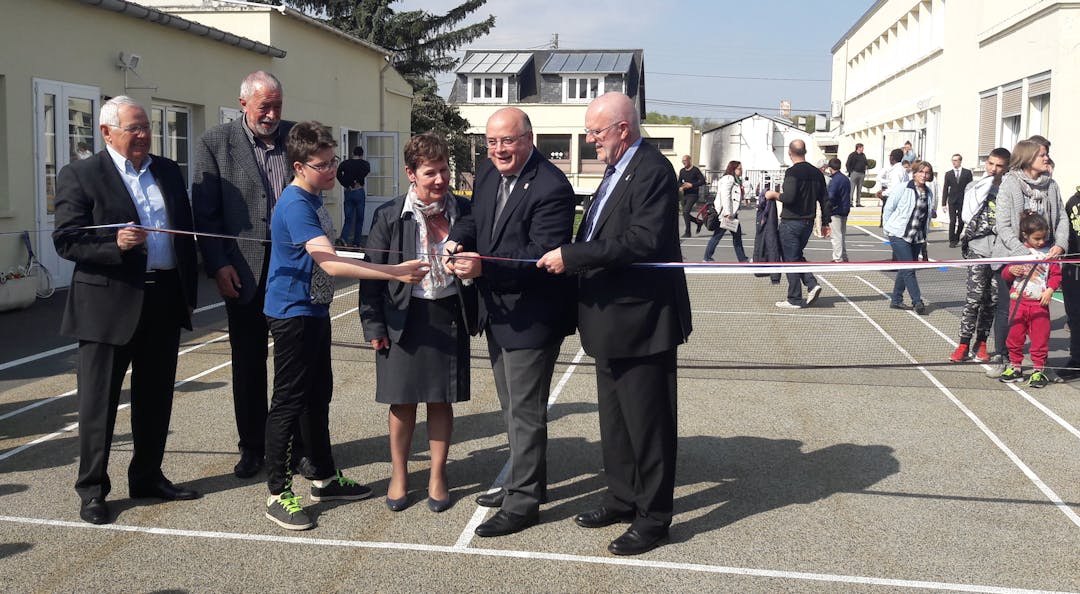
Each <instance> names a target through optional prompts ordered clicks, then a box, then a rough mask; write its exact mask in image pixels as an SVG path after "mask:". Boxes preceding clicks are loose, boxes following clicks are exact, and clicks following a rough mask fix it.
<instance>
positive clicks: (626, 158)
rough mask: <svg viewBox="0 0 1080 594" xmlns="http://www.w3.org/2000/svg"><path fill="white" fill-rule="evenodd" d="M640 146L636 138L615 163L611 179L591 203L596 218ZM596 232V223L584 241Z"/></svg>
mask: <svg viewBox="0 0 1080 594" xmlns="http://www.w3.org/2000/svg"><path fill="white" fill-rule="evenodd" d="M639 146H641V139H640V138H639V139H637V140H636V141H635V142H634V144H631V145H630V148H628V149H626V152H625V153H623V156H622V157H620V158H619V162H618V163H616V164H615V173H612V174H611V179H610V180H608V183H607V185H606V186H604V194H603V195H602V196H597V197H596V202H595V203H594V204H593V208H595V209H596V220H597V222H599V221H600V215H602V214H603V213H604V206H605V205H607V199H608V196H610V195H611V191H612V190H614V189H615V186H616V185H618V183H619V178H621V177H622V175H623V172H624V171H626V168H627V167H628V166H629V165H630V160H631V159H633V158H634V154H635V153H637V150H638V147H639ZM595 234H596V225H593V228H592V229H589V236H588V237H586V238H585V240H586V241H588V240H591V239H592V236H593V235H595Z"/></svg>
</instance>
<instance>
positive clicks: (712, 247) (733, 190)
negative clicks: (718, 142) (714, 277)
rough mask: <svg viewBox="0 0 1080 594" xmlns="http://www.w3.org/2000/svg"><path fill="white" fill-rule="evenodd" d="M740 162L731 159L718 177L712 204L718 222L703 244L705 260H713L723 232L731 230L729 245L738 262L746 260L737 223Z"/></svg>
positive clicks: (739, 198) (740, 173)
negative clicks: (732, 248)
mask: <svg viewBox="0 0 1080 594" xmlns="http://www.w3.org/2000/svg"><path fill="white" fill-rule="evenodd" d="M742 171H743V170H742V163H740V162H739V161H731V162H730V163H728V165H727V169H725V170H724V176H723V177H721V178H720V187H719V190H717V192H716V198H715V199H714V200H713V205H714V207H715V208H716V212H717V213H719V215H720V224H719V225H717V227H716V230H715V231H713V235H712V237H710V238H709V243H708V245H706V246H705V257H704V258H703V260H704V261H705V262H713V261H714V260H713V253H714V252H716V246H717V245H719V243H720V239H721V238H722V237H724V233H726V232H728V231H731V245H732V247H734V248H735V257H736V258H737V259H738V260H739V262H747V261H748V258H747V257H746V252H745V251H744V250H743V244H742V226H741V225H740V224H739V205H740V204H742V199H743V184H742Z"/></svg>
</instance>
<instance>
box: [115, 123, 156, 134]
mask: <svg viewBox="0 0 1080 594" xmlns="http://www.w3.org/2000/svg"><path fill="white" fill-rule="evenodd" d="M109 127H110V128H116V129H117V130H123V131H124V132H127V133H128V134H139V133H142V134H149V133H150V124H131V125H130V126H113V125H112V124H109Z"/></svg>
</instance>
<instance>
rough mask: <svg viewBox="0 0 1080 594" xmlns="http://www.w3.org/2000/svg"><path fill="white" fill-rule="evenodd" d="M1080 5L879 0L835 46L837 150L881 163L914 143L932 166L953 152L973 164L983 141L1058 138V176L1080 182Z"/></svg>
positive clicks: (981, 156) (1039, 0)
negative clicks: (1078, 106) (1079, 100)
mask: <svg viewBox="0 0 1080 594" xmlns="http://www.w3.org/2000/svg"><path fill="white" fill-rule="evenodd" d="M1078 32H1080V2H1058V1H1050V0H985V1H983V0H880V1H878V2H875V3H874V5H873V6H871V7H870V8H869V10H867V11H866V13H864V14H863V15H862V16H861V17H860V18H859V19H858V20H857V22H856V23H855V24H854V26H852V28H851V29H850V30H848V32H847V33H845V34H844V36H843V37H842V38H841V39H840V40H839V41H838V42H837V44H836V45H835V46H834V47H833V48H832V56H833V67H832V75H833V76H832V98H833V114H832V115H833V118H834V124H835V125H834V130H837V138H838V139H839V153H840V156H841V159H843V158H844V156H845V155H847V154H848V153H850V152H851V151H852V150H854V146H855V144H856V143H863V144H864V146H865V152H866V154H867V155H868V156H869V157H870V158H872V159H876V160H877V161H878V169H880V168H881V167H882V166H883V165H887V164H888V157H887V155H888V152H889V151H890V150H891V149H893V148H899V147H900V146H901V145H902V144H903V142H904V141H906V140H910V141H911V142H912V145H913V147H914V149H915V152H916V154H917V155H918V156H919V157H921V158H924V159H926V160H929V161H930V162H931V163H932V164H933V165H934V167H935V168H936V169H938V170H943V169H947V168H949V167H950V164H949V162H950V158H951V156H952V155H953V154H954V153H959V154H960V155H961V156H963V158H964V166H965V167H971V168H973V169H975V170H980V169H981V167H982V165H983V164H984V163H985V160H986V157H987V155H988V154H989V152H990V150H992V149H993V148H994V147H997V146H1004V147H1006V148H1008V149H1010V150H1011V149H1012V148H1013V145H1014V144H1015V143H1016V141H1017V140H1022V139H1024V138H1028V137H1030V136H1032V135H1034V134H1041V135H1043V136H1046V137H1048V138H1049V139H1050V140H1051V141H1054V142H1055V144H1054V146H1053V148H1052V150H1051V155H1052V156H1053V158H1054V160H1055V161H1056V163H1057V167H1056V169H1055V173H1054V177H1055V178H1056V179H1057V180H1058V182H1059V184H1061V186H1062V188H1063V189H1065V191H1066V192H1067V193H1071V191H1070V190H1068V189H1069V188H1073V187H1074V186H1076V184H1077V183H1078V181H1080V147H1078V146H1077V145H1076V143H1074V142H1072V139H1073V138H1075V137H1076V135H1077V133H1078V132H1080V124H1078V123H1077V120H1076V118H1073V117H1071V114H1070V113H1068V112H1067V111H1066V109H1065V105H1067V103H1066V101H1068V100H1069V99H1071V98H1073V97H1076V96H1077V92H1080V88H1078V87H1080V52H1078V51H1077V39H1080V37H1078Z"/></svg>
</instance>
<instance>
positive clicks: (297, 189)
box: [263, 122, 427, 530]
mask: <svg viewBox="0 0 1080 594" xmlns="http://www.w3.org/2000/svg"><path fill="white" fill-rule="evenodd" d="M336 146H337V143H335V142H334V139H333V138H332V137H331V136H330V134H329V133H328V132H326V130H324V129H323V126H322V124H320V123H318V122H300V123H298V124H296V125H295V126H293V128H292V130H291V131H290V132H289V138H288V144H287V149H286V150H287V157H288V160H289V162H290V163H291V164H292V168H293V173H294V178H293V181H292V183H291V184H290V185H289V186H288V187H287V188H285V190H284V191H283V192H282V193H281V197H280V198H278V201H277V205H276V206H275V207H274V215H273V217H272V219H271V221H270V236H271V237H273V238H274V242H273V244H272V246H271V248H270V265H269V270H268V273H267V276H266V278H267V281H266V302H265V304H264V306H263V313H265V314H266V320H267V323H268V325H269V327H270V333H271V335H272V336H273V337H274V393H273V397H272V398H271V400H270V411H269V413H268V414H267V419H266V468H267V486H268V487H269V488H270V497H269V498H268V499H267V501H266V517H267V518H269V519H270V520H272V521H274V522H275V523H276V524H278V525H279V526H281V527H282V528H286V529H288V530H306V529H308V528H311V527H312V526H313V525H314V523H313V522H312V521H311V518H310V517H309V516H308V515H307V513H305V512H304V509H303V508H302V507H300V503H299V501H300V498H299V497H297V496H296V495H295V494H294V493H293V489H292V471H291V470H290V469H289V458H290V455H291V451H292V436H293V427H294V426H295V425H296V424H297V423H299V425H300V431H301V434H302V435H303V437H304V441H305V443H306V444H307V447H308V454H307V455H308V458H309V459H310V460H311V463H312V465H313V466H314V468H315V475H314V476H315V477H317V478H316V479H315V480H313V481H312V487H311V499H312V501H316V502H319V501H325V500H333V499H350V500H356V499H364V498H366V497H368V496H369V495H371V489H369V488H367V487H365V486H363V485H360V484H358V483H356V482H355V481H352V480H350V479H347V478H345V477H344V476H342V475H341V471H340V470H338V469H337V467H336V466H334V459H333V455H332V454H331V451H330V429H329V412H330V397H331V393H332V390H333V379H332V372H331V368H330V302H331V301H332V300H333V298H334V286H333V281H332V279H331V277H333V276H342V277H348V278H365V279H386V280H390V279H392V280H398V281H401V282H408V283H415V282H417V281H419V280H420V279H422V278H423V277H424V275H425V274H427V268H426V267H425V265H424V263H423V261H421V260H413V261H410V262H404V263H402V264H398V265H396V266H389V265H379V264H370V263H367V262H363V261H360V260H355V259H350V258H343V257H341V256H338V255H337V253H336V252H335V251H334V247H333V244H332V243H331V242H330V239H329V237H331V236H332V232H333V227H332V224H331V222H330V215H329V214H328V213H327V212H326V209H325V208H324V207H323V204H322V198H320V196H319V193H320V192H322V191H324V190H329V189H332V188H333V187H334V177H335V173H336V170H337V164H338V162H339V159H338V157H337V156H336V155H335V154H334V148H335V147H336Z"/></svg>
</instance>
